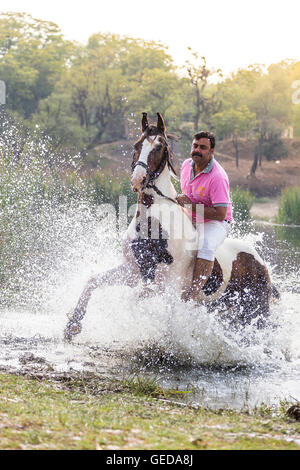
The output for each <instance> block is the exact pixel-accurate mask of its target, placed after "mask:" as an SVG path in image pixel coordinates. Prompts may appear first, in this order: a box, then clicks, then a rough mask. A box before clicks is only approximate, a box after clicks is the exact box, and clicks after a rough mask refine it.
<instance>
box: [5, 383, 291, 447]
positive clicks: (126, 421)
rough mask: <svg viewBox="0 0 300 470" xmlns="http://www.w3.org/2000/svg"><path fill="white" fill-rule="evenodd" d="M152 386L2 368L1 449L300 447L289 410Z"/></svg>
mask: <svg viewBox="0 0 300 470" xmlns="http://www.w3.org/2000/svg"><path fill="white" fill-rule="evenodd" d="M129 382H130V381H129ZM144 385H145V384H144ZM150 388H151V390H149V388H148V387H146V389H145V387H144V389H143V392H142V391H141V389H140V387H139V393H138V394H137V393H136V387H135V386H134V390H135V392H134V391H133V390H132V389H131V388H130V387H129V386H128V383H127V384H122V383H121V382H119V383H118V382H115V383H112V382H111V381H110V382H105V381H103V380H101V379H99V378H98V379H97V378H96V377H93V378H91V380H89V379H88V378H87V377H80V376H78V378H77V379H76V378H73V379H70V380H65V381H64V382H47V381H44V380H43V381H40V380H37V379H29V378H25V377H20V376H15V375H11V374H1V375H0V390H1V391H0V424H1V425H0V449H153V450H154V449H192V450H193V449H194V450H196V449H234V450H236V449H240V450H243V449H274V450H275V449H276V450H279V449H298V450H299V449H300V446H299V445H297V444H296V443H293V442H287V441H286V440H285V439H284V438H285V436H286V435H287V436H289V437H290V436H294V435H297V433H298V434H299V431H300V424H299V423H297V422H295V421H293V420H291V419H289V418H287V417H286V415H285V414H283V413H282V410H278V412H277V414H274V410H273V413H271V412H268V413H266V409H265V408H261V409H257V410H255V412H254V413H253V414H249V413H248V412H247V411H243V412H237V411H230V410H228V411H225V410H218V411H213V410H209V409H205V408H197V409H195V408H193V407H189V406H183V405H179V404H177V403H174V402H172V401H171V400H166V399H165V398H160V395H159V396H158V397H156V398H154V397H153V396H152V394H153V389H152V387H150ZM149 392H150V393H149Z"/></svg>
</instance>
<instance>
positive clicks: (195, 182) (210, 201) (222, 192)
mask: <svg viewBox="0 0 300 470" xmlns="http://www.w3.org/2000/svg"><path fill="white" fill-rule="evenodd" d="M180 183H181V190H182V192H183V193H184V194H185V195H186V196H188V198H189V199H190V200H191V201H192V202H193V203H195V204H199V203H200V204H204V206H206V207H217V206H225V207H227V215H226V220H228V221H229V222H232V205H231V201H230V194H229V180H228V176H227V173H226V172H225V170H224V169H223V168H222V166H221V165H220V163H218V162H217V161H216V160H215V159H214V157H212V159H211V160H210V162H209V163H208V164H207V166H206V167H205V168H204V170H202V171H201V173H199V174H198V175H196V176H195V177H194V171H193V160H192V158H189V159H187V160H185V161H184V162H183V164H182V167H181V174H180ZM195 218H196V217H195V214H194V213H193V220H195ZM209 220H210V219H204V222H208V221H209Z"/></svg>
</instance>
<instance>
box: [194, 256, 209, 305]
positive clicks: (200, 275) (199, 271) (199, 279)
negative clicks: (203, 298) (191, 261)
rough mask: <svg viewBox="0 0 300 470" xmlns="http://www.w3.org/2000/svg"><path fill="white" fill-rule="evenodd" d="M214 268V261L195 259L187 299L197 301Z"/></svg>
mask: <svg viewBox="0 0 300 470" xmlns="http://www.w3.org/2000/svg"><path fill="white" fill-rule="evenodd" d="M213 267H214V261H209V260H207V259H202V258H197V259H196V261H195V266H194V273H193V281H192V285H191V290H190V295H189V299H191V300H197V299H198V295H199V293H200V291H201V289H202V287H203V286H204V284H205V283H206V281H207V279H208V278H209V276H210V274H211V272H212V270H213Z"/></svg>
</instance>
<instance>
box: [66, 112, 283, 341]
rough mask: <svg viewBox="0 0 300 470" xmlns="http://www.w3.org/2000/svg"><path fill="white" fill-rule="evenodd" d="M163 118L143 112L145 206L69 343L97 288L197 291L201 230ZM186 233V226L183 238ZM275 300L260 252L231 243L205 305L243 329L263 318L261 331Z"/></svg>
mask: <svg viewBox="0 0 300 470" xmlns="http://www.w3.org/2000/svg"><path fill="white" fill-rule="evenodd" d="M157 115H158V119H157V125H156V126H153V125H149V124H148V120H147V114H146V113H143V118H142V126H141V127H142V134H141V137H140V139H139V140H138V141H137V142H136V144H135V145H134V155H133V162H132V179H131V184H132V189H133V191H137V192H138V205H137V211H136V214H135V217H134V218H133V219H132V221H131V223H130V225H129V227H128V229H127V231H126V233H125V236H124V239H123V256H124V260H123V263H122V264H121V265H120V266H118V267H116V268H114V269H111V270H109V271H107V272H105V273H104V274H99V275H98V276H96V277H93V278H91V279H90V280H89V281H88V283H87V285H86V287H85V288H84V290H83V292H82V294H81V296H80V298H79V301H78V303H77V305H76V307H75V310H74V312H73V313H72V315H71V317H70V320H69V322H68V324H67V326H66V329H65V338H66V339H67V340H70V339H71V338H72V336H74V335H76V334H78V333H79V332H80V331H81V320H82V319H83V317H84V315H85V313H86V309H87V305H88V302H89V299H90V297H91V294H92V292H93V290H94V289H96V288H97V287H102V286H106V285H128V286H131V287H135V286H137V285H138V284H139V283H141V285H142V289H143V291H146V292H147V291H149V290H151V289H152V290H154V291H157V290H159V291H160V292H163V291H164V290H165V289H171V290H172V291H173V292H174V295H176V294H177V295H181V293H182V292H184V290H185V289H187V288H189V286H190V285H191V282H192V273H193V267H194V260H195V256H196V252H197V250H196V244H195V240H197V231H196V229H195V228H194V227H193V224H192V222H191V220H190V217H189V216H188V214H187V212H186V211H185V209H184V208H182V207H181V206H180V205H179V204H177V202H176V199H175V198H176V191H175V188H174V186H173V184H172V176H175V171H174V168H173V166H172V150H171V148H170V145H169V141H168V137H167V134H166V128H165V123H164V120H163V117H162V116H161V114H160V113H157ZM170 222H171V223H170ZM178 227H180V228H182V227H184V230H183V232H181V233H179V235H178V230H177V229H178ZM175 232H177V233H175ZM272 295H273V296H274V297H277V296H278V293H277V291H276V289H275V288H274V287H273V286H272V284H271V282H270V277H269V273H268V270H267V268H266V266H265V264H264V262H263V260H262V259H261V257H260V256H259V254H258V253H257V252H256V250H254V249H253V248H252V247H250V246H248V245H247V244H246V243H244V242H243V241H240V240H237V239H232V238H227V239H226V240H225V241H224V243H223V244H222V245H221V246H220V247H219V248H218V250H217V252H216V258H215V263H214V268H213V271H212V274H211V275H210V277H209V279H208V280H207V282H206V284H205V286H204V288H203V289H202V292H201V294H200V298H199V300H204V301H205V302H206V303H207V305H208V306H210V307H212V308H215V307H216V306H218V307H220V306H222V308H223V310H224V309H225V312H227V311H228V312H229V311H230V312H231V315H232V311H234V312H235V319H236V320H238V322H240V323H241V324H246V323H249V322H250V321H251V320H252V319H253V318H257V320H258V323H257V324H258V326H259V325H262V324H263V321H264V319H265V318H266V317H267V316H268V314H269V301H270V298H271V296H272Z"/></svg>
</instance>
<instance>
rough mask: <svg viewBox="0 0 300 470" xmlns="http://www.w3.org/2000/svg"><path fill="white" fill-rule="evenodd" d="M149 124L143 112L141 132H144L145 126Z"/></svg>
mask: <svg viewBox="0 0 300 470" xmlns="http://www.w3.org/2000/svg"><path fill="white" fill-rule="evenodd" d="M148 126H149V124H148V118H147V113H143V117H142V132H145V130H146V129H147V127H148Z"/></svg>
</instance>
